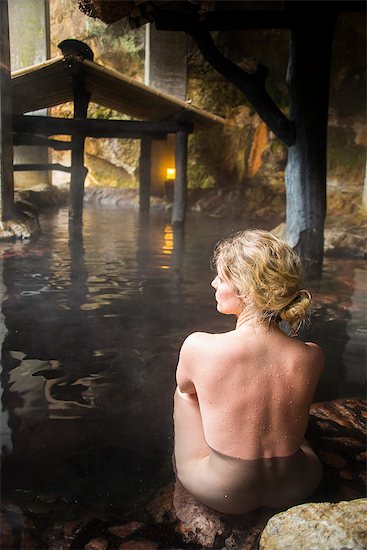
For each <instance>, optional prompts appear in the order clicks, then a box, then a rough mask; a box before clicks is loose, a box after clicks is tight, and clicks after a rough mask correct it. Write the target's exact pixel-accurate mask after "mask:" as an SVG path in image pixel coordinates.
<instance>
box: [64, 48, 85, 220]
mask: <svg viewBox="0 0 367 550" xmlns="http://www.w3.org/2000/svg"><path fill="white" fill-rule="evenodd" d="M68 42H73V43H74V42H76V43H77V44H79V41H77V40H75V41H74V40H71V41H68ZM88 49H90V48H88ZM68 66H69V69H70V72H71V77H72V86H73V97H74V120H75V119H79V120H80V119H82V120H83V119H86V118H87V115H88V105H89V101H90V98H91V94H90V92H89V91H88V90H87V88H86V85H85V75H84V67H83V66H82V65H81V64H80V63H78V62H75V61H74V60H73V59H70V60H69V61H68ZM84 144H85V136H84V135H83V134H80V133H79V132H74V133H73V134H72V136H71V178H70V196H69V219H70V221H71V222H73V223H74V224H76V225H81V223H82V217H83V199H84V182H85V178H86V175H87V173H88V169H87V168H86V166H84Z"/></svg>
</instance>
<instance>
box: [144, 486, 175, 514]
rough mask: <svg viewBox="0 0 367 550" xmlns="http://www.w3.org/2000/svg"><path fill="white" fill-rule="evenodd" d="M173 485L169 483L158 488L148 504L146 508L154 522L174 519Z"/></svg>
mask: <svg viewBox="0 0 367 550" xmlns="http://www.w3.org/2000/svg"><path fill="white" fill-rule="evenodd" d="M173 493H174V485H173V483H170V484H169V485H166V486H165V487H162V488H161V489H159V491H158V492H157V494H156V495H155V497H154V499H153V500H152V501H151V502H150V503H149V504H148V506H147V510H148V512H149V514H150V515H151V517H152V518H153V521H154V522H155V523H165V522H174V521H176V519H177V518H176V514H175V511H174V507H173Z"/></svg>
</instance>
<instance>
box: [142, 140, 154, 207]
mask: <svg viewBox="0 0 367 550" xmlns="http://www.w3.org/2000/svg"><path fill="white" fill-rule="evenodd" d="M151 150H152V140H151V139H150V138H149V137H144V138H143V139H142V140H141V142H140V161H139V209H140V212H141V213H147V212H149V208H150V183H151V182H150V179H151V178H150V173H151Z"/></svg>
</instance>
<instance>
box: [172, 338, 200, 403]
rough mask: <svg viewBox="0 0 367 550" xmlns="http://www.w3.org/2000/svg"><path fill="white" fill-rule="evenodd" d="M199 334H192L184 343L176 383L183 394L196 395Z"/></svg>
mask: <svg viewBox="0 0 367 550" xmlns="http://www.w3.org/2000/svg"><path fill="white" fill-rule="evenodd" d="M197 339H198V333H193V334H190V336H188V337H187V338H186V340H185V341H184V343H183V344H182V347H181V351H180V357H179V361H178V365H177V370H176V381H177V386H178V388H179V390H180V391H181V392H182V393H190V394H193V393H196V390H195V384H194V373H195V364H196V361H197V349H198V345H197Z"/></svg>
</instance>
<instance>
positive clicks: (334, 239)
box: [324, 228, 367, 258]
mask: <svg viewBox="0 0 367 550" xmlns="http://www.w3.org/2000/svg"><path fill="white" fill-rule="evenodd" d="M324 247H325V253H326V254H328V255H330V256H331V255H334V256H336V255H337V256H353V257H356V258H367V244H366V235H365V231H363V232H362V234H358V233H354V232H352V231H351V230H349V231H345V230H344V231H338V230H336V229H330V228H326V229H325V245H324Z"/></svg>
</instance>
